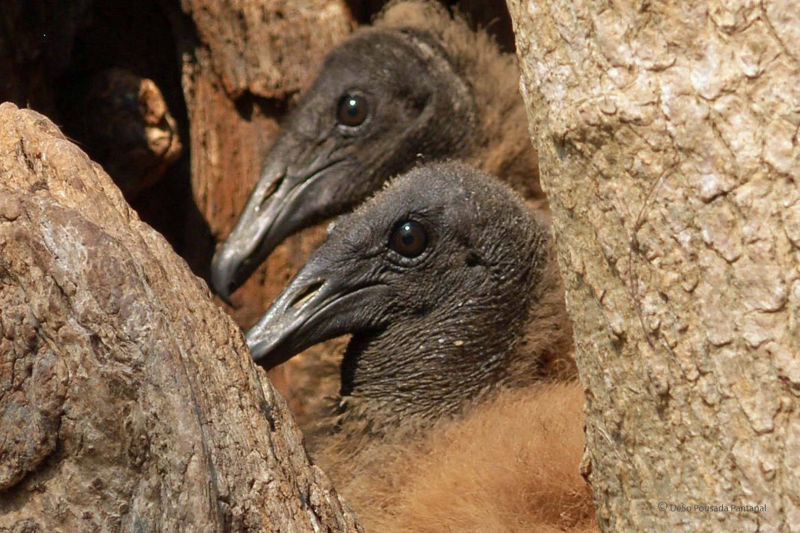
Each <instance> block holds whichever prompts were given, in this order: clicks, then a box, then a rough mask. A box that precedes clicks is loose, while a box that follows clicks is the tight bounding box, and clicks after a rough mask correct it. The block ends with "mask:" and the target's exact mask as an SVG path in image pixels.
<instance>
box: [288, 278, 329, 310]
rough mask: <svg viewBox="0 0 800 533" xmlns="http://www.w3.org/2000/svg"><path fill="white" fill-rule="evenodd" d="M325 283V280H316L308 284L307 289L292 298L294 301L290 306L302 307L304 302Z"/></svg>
mask: <svg viewBox="0 0 800 533" xmlns="http://www.w3.org/2000/svg"><path fill="white" fill-rule="evenodd" d="M324 284H325V282H324V281H315V282H314V283H312V284H311V285H308V286H307V287H306V288H305V289H303V290H302V291H300V292H299V293H298V294H297V296H295V297H294V298H293V299H292V303H290V304H289V307H301V306H302V305H303V304H304V303H306V302H307V301H308V300H310V299H311V298H312V297H313V296H314V295H315V294H317V291H318V290H319V289H320V288H321V287H322V286H323V285H324Z"/></svg>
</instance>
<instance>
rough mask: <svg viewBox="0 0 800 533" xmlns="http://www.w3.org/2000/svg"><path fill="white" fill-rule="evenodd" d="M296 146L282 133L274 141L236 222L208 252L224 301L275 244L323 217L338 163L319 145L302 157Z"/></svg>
mask: <svg viewBox="0 0 800 533" xmlns="http://www.w3.org/2000/svg"><path fill="white" fill-rule="evenodd" d="M300 145H301V143H300V142H298V141H297V140H296V139H295V138H294V137H293V136H292V135H291V134H290V133H288V132H286V133H284V134H283V135H282V136H281V137H280V138H279V139H278V141H277V142H276V144H275V145H274V146H273V148H272V149H271V150H270V152H269V154H268V155H267V157H266V160H265V161H264V166H263V169H262V171H261V176H260V177H259V180H258V183H257V184H256V186H255V189H253V192H252V193H251V194H250V198H248V200H247V204H246V205H245V207H244V210H243V211H242V213H241V215H239V220H238V221H237V222H236V225H235V226H234V228H233V230H232V231H231V233H230V235H228V237H227V238H226V239H225V241H223V242H222V244H221V245H220V246H219V248H218V249H217V251H216V253H215V254H214V259H213V260H212V262H211V285H212V286H213V288H214V291H215V292H216V293H217V294H218V295H219V296H220V297H222V299H224V300H225V301H226V302H228V303H230V301H229V300H230V295H231V293H232V292H233V291H235V290H236V289H237V288H239V287H240V286H241V285H242V284H243V283H244V282H245V281H246V280H247V278H249V277H250V275H251V274H252V273H253V272H254V271H255V270H256V268H258V266H259V265H260V264H261V263H262V262H263V261H264V260H265V259H266V258H267V256H268V255H269V254H270V253H271V252H272V250H274V249H275V247H276V246H277V245H278V244H280V243H281V242H282V241H283V240H284V239H286V237H288V236H290V235H292V234H293V233H295V232H296V231H299V230H301V229H303V228H304V227H307V226H309V225H311V224H313V223H315V222H317V221H319V220H321V219H322V218H324V217H325V216H326V214H327V212H326V211H325V209H326V207H327V206H326V202H327V201H328V197H329V196H330V194H331V192H329V191H327V189H329V187H327V185H328V183H329V182H330V178H332V177H335V176H336V175H338V174H340V172H337V171H338V170H340V169H338V168H336V167H337V165H338V163H340V161H339V160H333V161H332V160H330V152H331V151H332V150H331V149H326V148H328V147H325V146H321V147H320V146H316V147H315V150H314V153H312V154H310V157H306V158H304V157H303V156H304V155H306V154H303V153H301V149H300ZM303 159H307V160H308V163H307V164H302V160H303ZM298 160H299V161H301V163H300V164H296V162H297V161H298Z"/></svg>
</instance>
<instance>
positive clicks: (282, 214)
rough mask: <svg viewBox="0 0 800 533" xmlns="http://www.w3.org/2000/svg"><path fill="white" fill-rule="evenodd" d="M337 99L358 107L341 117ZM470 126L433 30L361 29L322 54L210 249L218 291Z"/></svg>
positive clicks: (464, 96)
mask: <svg viewBox="0 0 800 533" xmlns="http://www.w3.org/2000/svg"><path fill="white" fill-rule="evenodd" d="M343 101H345V102H351V103H352V102H357V103H359V104H361V107H359V108H357V109H354V108H352V107H351V108H350V109H349V115H348V113H346V112H345V113H344V114H343V110H342V105H343ZM364 107H366V109H364ZM344 111H348V110H344ZM362 115H363V119H362ZM353 124H355V125H353ZM474 125H475V110H474V103H473V101H472V97H471V94H470V92H469V87H468V85H467V84H466V83H465V82H464V81H463V80H461V79H460V78H459V77H458V76H457V75H456V74H455V72H454V71H453V70H452V66H451V65H450V64H449V61H448V59H447V58H446V56H445V54H444V52H443V50H442V49H441V48H440V46H439V45H438V44H437V43H436V42H435V41H433V39H432V38H431V37H429V36H427V35H426V34H423V33H420V32H416V31H412V30H388V29H385V30H380V29H372V30H365V31H363V32H360V33H358V34H357V35H355V36H354V37H353V38H351V39H349V40H348V41H346V42H345V43H343V44H342V45H341V46H340V47H339V48H337V49H336V50H334V52H332V53H331V54H330V55H329V56H328V57H327V58H326V59H325V62H324V64H323V66H322V69H321V71H320V73H319V76H318V78H317V79H316V81H315V82H314V84H313V86H312V87H311V89H310V90H309V91H308V93H307V94H306V95H305V97H304V98H303V99H302V101H301V103H300V105H299V107H298V108H297V109H296V110H295V111H294V112H293V113H292V114H291V115H290V117H289V119H288V121H287V123H286V125H285V127H284V129H283V132H282V133H281V135H280V137H279V138H278V139H277V141H276V142H275V144H274V145H273V147H272V149H271V150H270V152H269V154H268V155H267V157H266V158H265V161H264V165H263V169H262V173H261V176H260V178H259V181H258V183H257V185H256V187H255V189H254V190H253V192H252V194H251V196H250V198H249V200H248V202H247V205H246V206H245V208H244V210H243V212H242V214H241V215H240V218H239V220H238V222H237V223H236V226H235V227H234V229H233V231H232V232H231V234H230V236H229V237H228V238H227V239H226V240H225V241H224V242H223V243H222V244H221V246H220V247H219V249H218V250H217V253H216V254H215V256H214V260H213V262H212V285H213V287H214V289H215V291H216V292H217V293H218V294H219V295H220V296H222V297H223V298H225V299H227V298H228V297H229V295H230V293H231V292H232V291H233V290H235V289H236V288H237V287H239V286H240V285H241V284H242V283H243V282H244V281H245V280H246V279H247V277H249V275H250V274H252V272H253V271H254V270H255V269H256V268H257V267H258V265H259V264H260V263H261V262H262V261H263V260H264V259H266V257H267V256H268V255H269V253H270V252H271V251H272V250H273V249H274V248H275V246H277V245H278V244H279V243H280V242H282V241H283V240H284V239H285V238H286V237H288V236H289V235H291V234H293V233H295V232H296V231H299V230H300V229H302V228H304V227H307V226H309V225H311V224H314V223H316V222H319V221H321V220H323V219H325V218H328V217H330V216H333V215H337V214H340V213H343V212H346V211H347V210H349V209H351V208H352V207H353V206H355V205H357V204H358V203H359V202H361V201H362V200H363V199H364V198H366V197H367V196H368V195H369V194H370V193H372V192H374V191H375V190H377V189H378V188H379V187H380V186H381V184H382V183H384V181H385V180H387V179H388V178H390V177H392V176H394V175H396V174H398V173H400V172H402V171H404V170H406V169H408V168H410V167H412V166H414V165H415V164H416V163H418V162H420V161H421V160H435V159H438V158H442V157H449V156H456V155H458V154H459V153H460V152H461V151H463V150H464V149H466V146H467V139H469V138H470V137H471V131H472V130H473V128H474Z"/></svg>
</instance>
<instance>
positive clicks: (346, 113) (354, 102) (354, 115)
mask: <svg viewBox="0 0 800 533" xmlns="http://www.w3.org/2000/svg"><path fill="white" fill-rule="evenodd" d="M368 112H369V107H368V106H367V101H366V100H365V99H364V97H362V96H357V95H352V94H348V95H345V96H344V97H343V98H342V99H341V100H339V109H338V110H337V111H336V120H338V121H339V123H340V124H344V125H345V126H350V127H355V126H360V125H361V124H362V123H363V122H364V121H365V120H366V119H367V113H368Z"/></svg>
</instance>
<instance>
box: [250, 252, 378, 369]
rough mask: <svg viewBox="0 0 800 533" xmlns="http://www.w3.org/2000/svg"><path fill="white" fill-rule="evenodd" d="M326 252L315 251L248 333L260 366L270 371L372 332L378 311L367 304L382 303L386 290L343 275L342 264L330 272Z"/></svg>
mask: <svg viewBox="0 0 800 533" xmlns="http://www.w3.org/2000/svg"><path fill="white" fill-rule="evenodd" d="M324 249H325V248H324V245H323V248H320V249H319V250H317V252H316V253H315V254H314V255H313V256H312V257H311V259H310V260H309V262H308V263H306V265H305V266H304V267H303V269H302V270H301V271H300V272H299V273H298V274H297V276H295V278H294V279H293V280H292V281H291V283H290V284H289V286H287V287H286V288H285V289H284V290H283V292H282V293H281V294H280V295H279V296H278V299H277V300H275V302H274V303H273V304H272V305H271V306H270V308H269V309H268V310H267V312H266V314H264V316H263V317H261V320H259V321H258V323H257V324H256V325H255V326H253V327H252V328H251V329H250V331H248V332H247V345H248V346H249V347H250V351H251V353H252V354H253V359H254V360H255V361H256V362H257V363H258V364H259V365H261V366H263V367H265V368H267V369H269V368H272V367H274V366H277V365H279V364H281V363H283V362H284V361H286V360H288V359H290V358H291V357H292V356H294V355H295V354H297V353H299V352H301V351H303V350H305V349H306V348H309V347H310V346H313V345H314V344H317V343H320V342H322V341H325V340H328V339H332V338H334V337H338V336H340V335H344V334H346V333H353V332H356V331H359V330H361V329H364V328H368V327H371V326H374V323H375V319H376V317H375V316H374V315H373V313H371V312H370V308H374V307H375V306H372V305H370V304H369V302H370V301H380V298H381V296H382V294H383V293H384V291H386V289H387V286H386V285H383V284H377V283H369V282H368V281H366V280H364V278H365V276H352V275H348V273H346V272H341V270H342V268H341V264H340V265H339V267H340V268H339V269H334V268H330V267H329V265H330V264H331V263H330V262H329V261H327V260H326V259H325V258H324ZM321 251H322V252H323V253H320V252H321ZM337 270H338V272H337ZM350 274H352V272H351V273H350ZM367 277H368V276H367ZM354 278H361V279H362V280H363V281H361V282H354V281H353V279H354Z"/></svg>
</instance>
